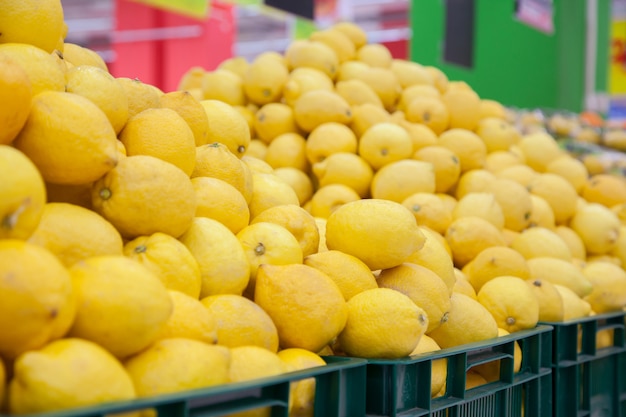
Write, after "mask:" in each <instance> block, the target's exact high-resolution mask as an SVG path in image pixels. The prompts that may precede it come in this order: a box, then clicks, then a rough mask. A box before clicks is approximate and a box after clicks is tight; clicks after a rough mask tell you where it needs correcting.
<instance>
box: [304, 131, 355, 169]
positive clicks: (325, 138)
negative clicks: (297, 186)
mask: <svg viewBox="0 0 626 417" xmlns="http://www.w3.org/2000/svg"><path fill="white" fill-rule="evenodd" d="M357 147H358V142H357V138H356V135H355V134H354V132H352V130H351V129H350V128H349V127H348V126H346V125H344V124H341V123H336V122H329V123H324V124H321V125H319V126H318V127H316V128H315V129H313V130H312V131H311V133H309V135H308V136H307V138H306V146H305V152H306V156H307V159H308V161H309V162H310V163H311V164H314V163H316V162H322V161H323V160H324V159H326V158H328V157H329V156H330V155H332V154H334V153H338V152H348V153H356V151H357Z"/></svg>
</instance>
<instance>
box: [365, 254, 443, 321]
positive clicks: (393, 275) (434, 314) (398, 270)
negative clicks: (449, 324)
mask: <svg viewBox="0 0 626 417" xmlns="http://www.w3.org/2000/svg"><path fill="white" fill-rule="evenodd" d="M376 281H377V282H378V286H379V287H380V288H390V289H392V290H396V291H400V292H401V293H403V294H405V295H407V296H408V297H409V298H410V299H411V300H413V302H414V303H415V304H416V305H417V306H418V307H420V308H422V309H423V310H424V312H426V316H427V317H428V326H427V328H426V331H425V332H426V333H429V332H431V331H432V330H434V329H435V328H437V327H439V325H440V324H441V323H442V322H443V321H445V320H447V315H448V312H449V310H450V293H449V291H448V287H447V285H446V283H445V282H444V281H443V280H442V279H441V278H439V276H438V275H437V274H436V273H434V272H433V271H431V270H430V269H428V268H426V267H424V266H421V265H417V264H413V263H408V262H407V263H403V264H402V265H398V266H395V267H393V268H389V269H383V270H382V271H381V273H380V274H379V275H378V277H377V278H376Z"/></svg>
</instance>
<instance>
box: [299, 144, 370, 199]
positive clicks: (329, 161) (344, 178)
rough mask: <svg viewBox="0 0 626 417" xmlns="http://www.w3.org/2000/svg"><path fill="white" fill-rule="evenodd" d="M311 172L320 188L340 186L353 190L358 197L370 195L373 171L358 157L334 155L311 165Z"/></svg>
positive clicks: (341, 154)
mask: <svg viewBox="0 0 626 417" xmlns="http://www.w3.org/2000/svg"><path fill="white" fill-rule="evenodd" d="M312 170H313V173H314V174H315V177H316V179H317V182H318V186H319V187H320V188H321V187H324V186H326V185H331V184H342V185H346V186H348V187H350V188H351V189H353V190H354V191H355V192H356V193H357V194H358V195H359V196H360V197H363V198H364V197H367V196H369V195H370V186H371V184H372V179H373V177H374V171H373V170H372V167H371V166H370V165H369V164H368V163H367V161H365V160H364V159H363V158H362V157H360V156H359V155H356V154H353V153H348V152H338V153H334V154H331V155H329V156H328V157H327V158H325V159H324V160H323V161H321V162H317V163H315V164H313V167H312Z"/></svg>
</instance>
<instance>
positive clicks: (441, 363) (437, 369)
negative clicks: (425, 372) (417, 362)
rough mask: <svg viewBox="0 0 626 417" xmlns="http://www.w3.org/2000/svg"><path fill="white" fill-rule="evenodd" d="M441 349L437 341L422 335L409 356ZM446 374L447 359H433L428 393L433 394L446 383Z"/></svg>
mask: <svg viewBox="0 0 626 417" xmlns="http://www.w3.org/2000/svg"><path fill="white" fill-rule="evenodd" d="M438 350H441V348H440V347H439V345H438V344H437V342H435V340H434V339H433V338H431V337H430V336H428V335H425V334H424V335H422V337H421V338H420V341H419V343H418V344H417V346H415V349H413V352H411V356H414V355H419V354H422V353H432V352H437V351H438ZM447 375H448V365H447V359H446V358H442V359H435V360H433V361H432V364H431V379H430V395H431V397H433V396H435V394H437V393H438V392H439V391H441V389H442V388H444V387H445V385H446V378H447Z"/></svg>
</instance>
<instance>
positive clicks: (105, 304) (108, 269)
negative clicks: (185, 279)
mask: <svg viewBox="0 0 626 417" xmlns="http://www.w3.org/2000/svg"><path fill="white" fill-rule="evenodd" d="M69 272H70V275H71V277H72V283H73V285H74V289H75V290H76V296H77V306H78V307H77V312H76V319H75V320H74V323H73V325H72V328H71V330H70V335H71V336H73V337H80V338H83V339H87V340H91V341H93V342H96V343H98V344H99V345H100V346H103V347H104V348H106V349H107V350H108V351H109V352H111V353H113V354H114V355H115V356H116V357H118V358H125V357H128V356H130V355H132V354H135V353H137V352H139V351H141V350H142V349H144V348H146V347H148V346H149V345H150V344H151V343H152V342H154V340H155V339H156V338H157V335H158V334H159V332H160V331H161V330H162V328H163V327H164V326H165V323H166V321H167V319H168V318H169V317H170V315H171V314H172V301H171V299H170V297H169V294H168V292H167V289H166V288H165V286H164V285H163V283H161V281H160V280H159V279H158V278H157V277H156V275H154V274H153V273H152V272H150V270H149V269H147V268H146V267H144V266H143V265H141V264H140V263H139V262H137V261H134V260H132V259H129V258H125V257H123V256H113V255H108V256H95V257H91V258H89V259H86V260H83V261H80V262H78V263H76V264H74V265H73V266H72V267H71V268H70V269H69ZM129 277H132V278H129ZM101 317H106V320H104V319H100V318H101Z"/></svg>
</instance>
